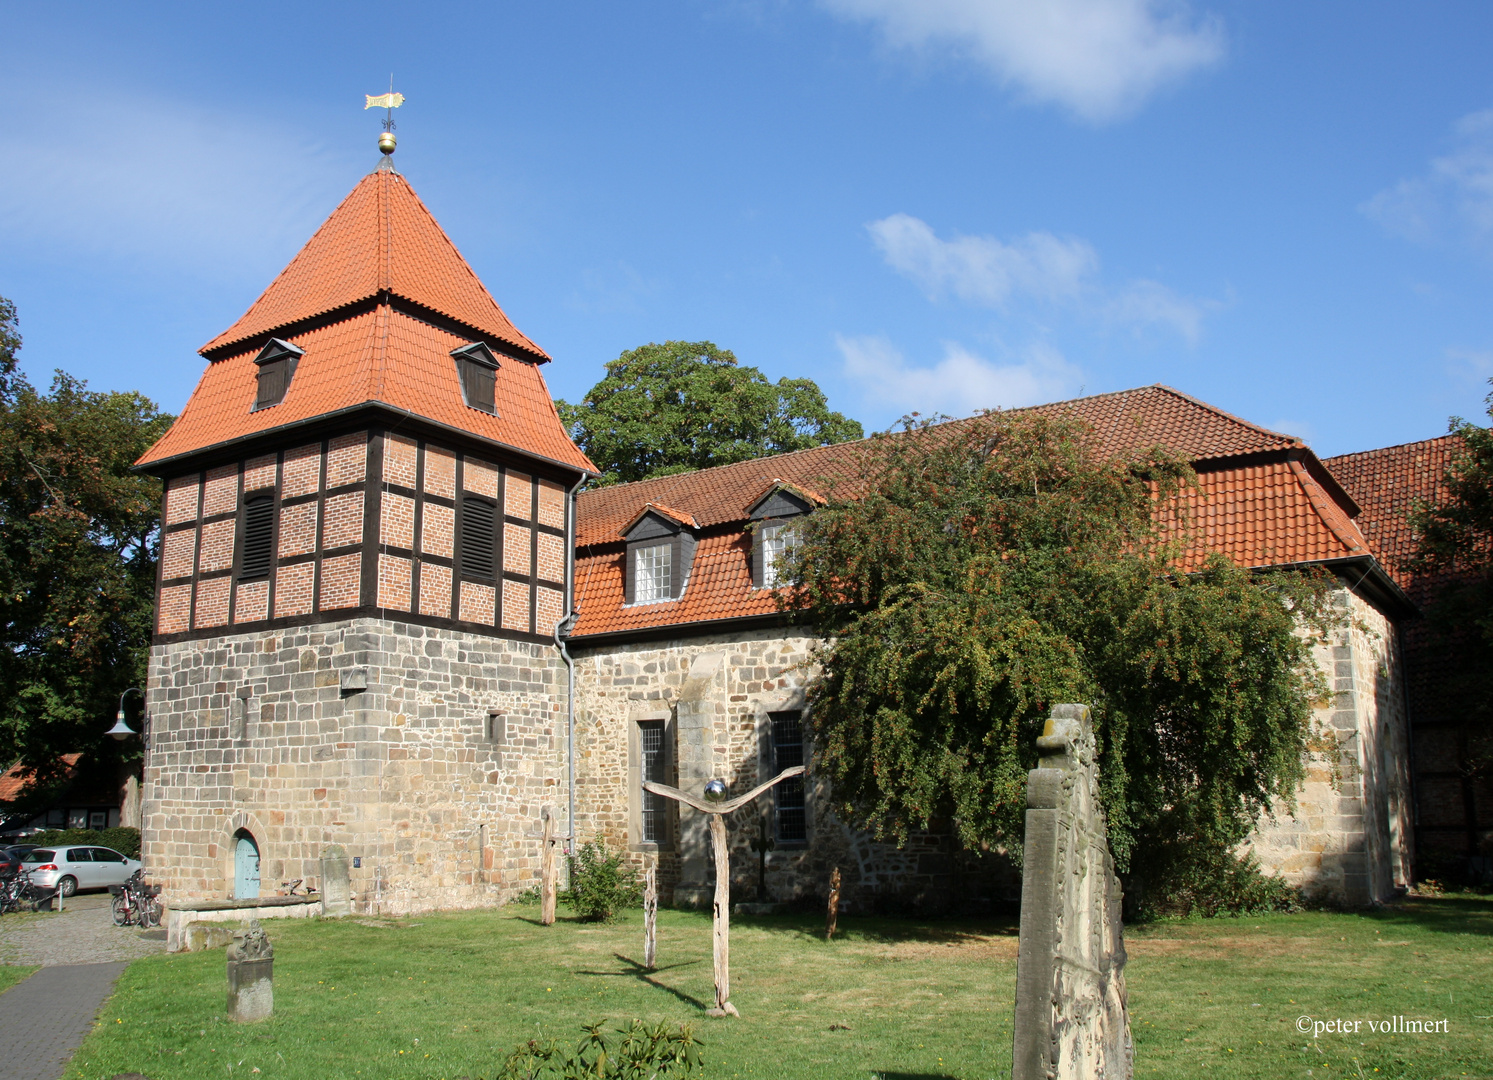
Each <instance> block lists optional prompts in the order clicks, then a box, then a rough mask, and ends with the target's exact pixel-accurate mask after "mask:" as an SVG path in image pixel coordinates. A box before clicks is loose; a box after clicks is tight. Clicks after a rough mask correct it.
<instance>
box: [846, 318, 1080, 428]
mask: <svg viewBox="0 0 1493 1080" xmlns="http://www.w3.org/2000/svg"><path fill="white" fill-rule="evenodd" d="M835 344H836V345H837V346H838V347H839V349H840V355H841V356H842V357H843V360H844V372H845V375H846V377H847V378H848V379H849V380H850V381H851V382H852V383H853V384H855V385H856V386H857V387H858V388H859V389H860V391H861V394H862V395H863V396H864V397H865V399H866V402H867V404H869V405H871V406H873V407H880V408H886V407H891V408H893V409H896V410H897V411H898V412H901V413H909V412H918V413H922V414H923V415H925V416H927V415H931V414H934V413H943V414H945V415H948V416H967V415H968V414H970V413H972V412H974V411H975V410H977V409H993V408H1016V407H1019V406H1022V405H1035V404H1039V403H1041V402H1044V401H1056V400H1059V399H1061V398H1064V397H1070V396H1072V395H1073V393H1075V391H1076V388H1077V387H1078V386H1079V385H1080V382H1081V376H1080V373H1079V372H1078V370H1077V369H1076V368H1074V367H1073V366H1072V365H1071V364H1069V363H1068V362H1067V361H1066V360H1065V359H1064V358H1063V356H1062V354H1061V353H1059V352H1058V351H1057V350H1056V349H1054V348H1052V347H1051V346H1049V345H1046V344H1041V343H1039V344H1036V345H1033V346H1031V347H1029V348H1028V349H1027V350H1026V354H1025V355H1024V356H1023V357H1022V358H1021V359H1019V360H1017V361H1016V362H1014V363H1009V364H996V363H992V362H991V361H989V360H986V359H984V358H983V357H980V356H976V355H975V354H974V353H972V352H969V351H968V350H967V349H965V348H964V347H963V346H962V345H959V344H957V343H954V342H946V343H945V345H944V356H943V359H942V360H940V361H938V363H936V364H934V365H933V366H932V367H916V366H913V365H911V364H909V363H908V361H907V359H906V357H904V356H903V355H902V353H901V352H899V351H898V350H897V348H896V347H895V346H894V345H892V343H891V342H890V341H888V340H887V339H886V338H884V337H878V336H867V337H846V336H840V335H837V336H836V337H835Z"/></svg>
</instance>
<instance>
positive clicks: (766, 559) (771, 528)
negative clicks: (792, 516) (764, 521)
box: [761, 524, 796, 589]
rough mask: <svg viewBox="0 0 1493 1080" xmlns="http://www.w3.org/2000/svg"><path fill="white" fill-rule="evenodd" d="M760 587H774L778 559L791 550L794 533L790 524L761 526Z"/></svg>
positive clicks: (777, 575)
mask: <svg viewBox="0 0 1493 1080" xmlns="http://www.w3.org/2000/svg"><path fill="white" fill-rule="evenodd" d="M761 531H762V587H763V588H764V589H771V588H774V587H775V586H776V585H777V584H778V582H779V580H780V578H779V574H780V572H781V571H780V570H779V567H778V560H779V559H781V558H782V557H783V556H784V555H788V554H790V553H791V552H792V551H793V548H794V544H795V539H796V538H795V535H794V530H793V526H792V525H791V524H778V525H763V526H762V530H761Z"/></svg>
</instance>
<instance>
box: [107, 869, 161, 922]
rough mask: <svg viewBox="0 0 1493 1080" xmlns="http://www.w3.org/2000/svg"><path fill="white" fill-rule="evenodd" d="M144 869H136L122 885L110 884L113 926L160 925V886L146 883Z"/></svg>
mask: <svg viewBox="0 0 1493 1080" xmlns="http://www.w3.org/2000/svg"><path fill="white" fill-rule="evenodd" d="M144 878H145V870H144V869H143V868H141V869H139V870H136V871H135V872H134V873H133V874H131V875H130V879H129V880H128V881H126V882H125V883H124V884H123V885H110V886H109V892H110V894H111V895H112V896H113V899H112V900H110V901H109V907H110V910H111V913H112V914H113V916H114V925H115V926H131V925H136V926H142V927H147V928H148V927H152V926H160V925H161V900H160V893H161V887H160V886H159V885H146V884H145V881H144Z"/></svg>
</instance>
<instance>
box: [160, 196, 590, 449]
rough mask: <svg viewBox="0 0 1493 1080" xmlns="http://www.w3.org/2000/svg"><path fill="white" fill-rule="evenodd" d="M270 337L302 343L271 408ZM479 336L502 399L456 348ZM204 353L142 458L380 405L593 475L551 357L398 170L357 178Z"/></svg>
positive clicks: (248, 437) (296, 344) (246, 437)
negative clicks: (480, 382)
mask: <svg viewBox="0 0 1493 1080" xmlns="http://www.w3.org/2000/svg"><path fill="white" fill-rule="evenodd" d="M272 339H273V340H274V341H278V342H280V343H282V344H281V345H275V346H273V349H274V350H280V351H285V350H283V345H284V344H289V345H291V346H294V347H295V349H298V350H300V352H299V355H298V357H297V359H296V360H295V363H294V366H293V367H291V368H290V369H289V370H288V371H287V372H286V373H284V374H282V375H280V376H279V377H281V378H283V379H284V380H285V386H284V390H283V394H281V395H280V396H278V397H274V399H273V400H270V401H269V402H268V404H266V399H265V396H264V395H261V394H259V393H258V390H257V388H258V386H259V377H260V375H261V373H262V371H263V370H264V369H262V368H261V367H260V363H263V362H264V361H265V358H266V357H265V348H266V346H267V345H270V343H271V341H272ZM475 343H480V344H481V345H482V346H485V347H486V348H487V349H489V350H490V354H489V356H490V360H491V362H492V363H496V365H497V367H496V369H495V370H493V371H492V373H491V375H490V378H491V381H492V383H493V389H492V394H491V398H490V399H489V398H487V397H486V394H485V392H484V403H483V404H481V405H480V406H477V407H474V404H472V403H469V402H468V400H467V391H466V390H464V388H463V383H462V375H461V368H460V364H459V361H458V360H457V359H456V356H455V354H458V353H460V354H462V355H467V354H468V353H470V346H472V345H473V344H475ZM201 352H202V355H203V356H205V357H207V358H208V360H210V361H211V363H210V364H209V365H208V368H207V370H206V371H205V372H204V373H203V376H202V380H201V382H200V383H198V385H197V389H196V391H194V392H193V394H192V397H191V399H190V400H189V401H188V402H187V404H186V407H185V408H183V409H182V412H181V415H180V417H178V418H177V421H176V423H175V424H174V425H173V426H172V428H171V430H170V431H168V432H167V433H166V434H165V435H164V436H163V437H162V438H161V440H160V442H158V443H156V445H155V446H153V447H151V449H150V450H149V451H147V452H146V454H145V456H144V457H142V458H141V459H140V463H141V464H142V465H151V466H160V465H162V464H163V463H165V462H168V461H170V460H173V459H177V458H181V457H183V456H186V455H194V454H197V453H199V452H201V451H204V450H207V449H209V448H214V447H219V446H222V445H224V444H226V443H230V442H241V441H245V440H253V439H257V438H259V437H261V436H265V435H268V434H270V433H272V432H273V431H275V430H277V429H279V428H283V427H287V426H292V425H294V426H296V427H298V428H299V427H302V426H304V425H305V424H307V423H308V422H310V421H314V420H316V419H318V418H321V417H332V416H333V415H335V416H337V417H339V418H343V417H346V416H347V415H348V414H350V413H351V412H353V411H355V410H360V409H366V410H373V411H377V410H378V409H380V408H383V409H384V411H386V412H389V411H393V412H397V413H399V414H401V415H402V416H404V417H405V418H406V419H409V418H422V419H424V420H427V421H430V422H432V423H434V424H437V425H439V426H440V427H443V428H446V429H454V430H457V431H460V432H463V433H466V434H468V435H472V436H475V437H477V438H480V439H484V440H487V441H489V442H492V443H497V444H501V445H504V446H508V447H511V448H513V449H516V450H519V451H521V452H523V453H527V454H532V455H534V456H537V457H541V458H545V459H548V460H550V461H553V462H556V463H558V464H561V465H564V466H566V467H567V468H571V469H583V470H586V471H588V472H592V471H595V466H594V465H592V464H591V462H590V461H589V460H588V459H587V458H586V456H585V455H584V454H583V453H581V451H580V450H579V449H578V448H577V447H576V446H575V444H574V443H573V442H571V440H570V437H569V436H568V435H567V433H566V431H565V428H564V426H563V425H562V424H561V423H560V417H559V415H558V414H557V413H556V411H555V405H554V401H553V400H552V399H551V397H550V394H549V389H548V387H546V386H545V382H544V377H543V376H542V375H541V374H540V369H539V365H541V364H544V363H546V362H548V361H549V359H550V357H549V355H548V354H547V353H546V352H545V351H544V350H543V349H541V348H540V347H539V346H538V345H536V344H534V342H533V341H531V340H529V338H528V337H527V336H526V335H524V334H523V333H521V332H520V331H519V330H518V328H517V327H515V326H514V325H513V323H512V322H511V321H509V319H508V316H507V315H505V314H504V313H503V309H502V308H500V307H499V306H498V304H497V302H496V301H495V300H494V299H493V298H492V296H491V295H490V294H489V293H488V291H487V289H486V288H485V287H484V286H483V284H482V282H481V281H480V280H479V279H478V277H477V275H476V274H475V273H474V272H473V270H472V268H471V267H470V266H468V265H467V262H466V260H465V259H463V258H462V257H461V253H460V252H458V251H457V250H456V246H455V245H454V244H453V243H452V242H451V240H450V238H449V237H447V235H446V234H445V232H444V231H443V230H442V229H441V227H440V225H438V224H437V223H436V221H435V218H434V217H432V216H431V214H430V211H429V210H427V209H426V208H425V204H424V203H422V202H421V201H420V199H419V197H418V196H417V195H416V194H415V192H414V190H413V189H412V188H411V187H410V185H409V182H408V181H407V180H405V178H404V177H403V176H401V175H399V174H398V173H397V172H394V171H392V170H387V169H380V170H377V171H375V172H373V173H370V174H369V175H367V176H365V177H364V178H363V179H362V180H361V181H359V183H358V185H357V187H355V188H353V190H352V193H351V194H349V195H348V196H347V198H345V199H343V200H342V203H341V205H340V206H338V207H337V209H336V210H334V211H333V212H332V215H331V216H330V217H329V218H327V220H326V221H325V222H324V223H323V224H322V226H321V228H319V229H318V230H317V231H316V234H315V235H314V236H312V237H311V239H310V240H308V241H307V242H306V245H305V247H303V248H302V249H301V251H300V252H299V253H298V254H297V255H296V257H295V258H294V259H292V260H291V261H290V265H288V266H287V267H286V268H285V269H284V270H282V271H281V272H280V274H279V276H277V277H276V278H275V280H274V281H273V282H271V283H270V286H269V288H267V289H266V290H265V291H264V293H263V294H262V295H261V296H260V297H259V299H258V300H256V301H254V303H253V305H251V306H250V308H249V310H248V311H246V312H244V314H243V316H242V317H240V318H239V319H238V321H237V322H235V323H234V324H233V325H232V326H230V327H229V328H228V329H227V330H225V331H223V333H221V334H219V335H218V336H217V337H215V338H213V340H211V341H209V342H208V343H207V344H206V345H204V346H203V347H202V350H201ZM287 355H288V353H287ZM256 359H257V360H258V361H259V362H260V363H256ZM486 377H487V376H485V378H486ZM339 422H340V421H339Z"/></svg>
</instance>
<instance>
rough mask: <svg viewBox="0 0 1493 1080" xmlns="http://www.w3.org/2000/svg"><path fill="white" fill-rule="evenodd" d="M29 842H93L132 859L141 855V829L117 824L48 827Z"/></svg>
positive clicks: (48, 845) (51, 843)
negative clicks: (104, 826) (97, 827)
mask: <svg viewBox="0 0 1493 1080" xmlns="http://www.w3.org/2000/svg"><path fill="white" fill-rule="evenodd" d="M25 842H26V843H28V844H35V845H37V846H38V847H56V846H57V845H59V844H93V845H96V846H98V847H106V848H113V849H114V850H115V851H117V852H119V853H120V854H121V855H124V856H127V857H129V858H131V859H138V858H139V857H140V830H139V829H127V828H125V827H124V826H116V827H114V828H112V829H48V830H47V831H46V832H40V833H36V834H34V835H32V836H28V837H26V840H25Z"/></svg>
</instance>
